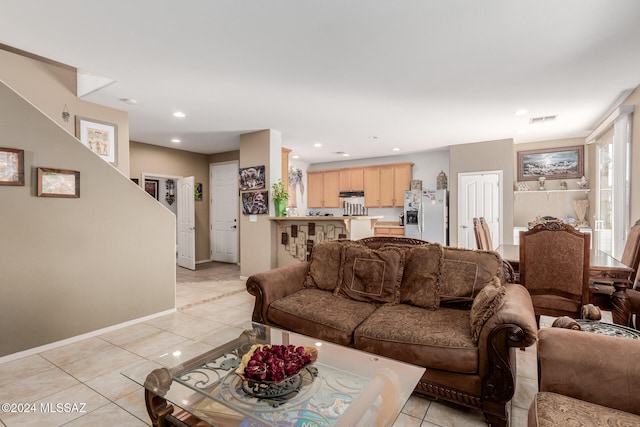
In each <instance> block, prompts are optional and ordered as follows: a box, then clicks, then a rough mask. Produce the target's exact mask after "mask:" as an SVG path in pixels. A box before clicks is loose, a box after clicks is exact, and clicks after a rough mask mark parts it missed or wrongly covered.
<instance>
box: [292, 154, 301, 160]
mask: <svg viewBox="0 0 640 427" xmlns="http://www.w3.org/2000/svg"><path fill="white" fill-rule="evenodd" d="M291 158H293V159H299V158H300V156H298V155H293V156H291Z"/></svg>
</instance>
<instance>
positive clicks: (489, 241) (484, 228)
mask: <svg viewBox="0 0 640 427" xmlns="http://www.w3.org/2000/svg"><path fill="white" fill-rule="evenodd" d="M479 219H480V228H481V229H482V232H483V233H484V241H485V244H486V247H485V248H483V249H487V250H489V251H492V250H494V249H495V247H494V246H493V239H491V230H490V229H489V224H487V221H485V219H484V217H483V216H481V217H480V218H479Z"/></svg>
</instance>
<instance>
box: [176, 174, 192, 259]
mask: <svg viewBox="0 0 640 427" xmlns="http://www.w3.org/2000/svg"><path fill="white" fill-rule="evenodd" d="M193 187H194V177H192V176H188V177H186V178H180V179H179V180H178V217H177V222H178V265H179V266H180V267H184V268H188V269H189V270H195V269H196V216H195V202H194V196H193Z"/></svg>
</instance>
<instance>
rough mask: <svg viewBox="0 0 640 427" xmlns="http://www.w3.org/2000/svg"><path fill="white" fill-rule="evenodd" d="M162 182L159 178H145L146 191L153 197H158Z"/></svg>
mask: <svg viewBox="0 0 640 427" xmlns="http://www.w3.org/2000/svg"><path fill="white" fill-rule="evenodd" d="M159 184H160V180H158V179H145V180H144V191H146V192H147V193H149V194H150V195H151V197H153V198H154V199H156V200H159V199H158V185H159Z"/></svg>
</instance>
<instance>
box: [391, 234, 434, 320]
mask: <svg viewBox="0 0 640 427" xmlns="http://www.w3.org/2000/svg"><path fill="white" fill-rule="evenodd" d="M443 262H444V249H443V248H442V245H440V244H438V243H429V244H426V245H421V246H413V247H408V248H407V247H405V261H404V272H403V273H402V284H401V285H400V302H401V303H407V304H411V305H415V306H416V307H422V308H426V309H429V310H436V309H437V308H438V305H439V302H440V299H439V296H438V291H439V287H440V272H441V271H442V265H443Z"/></svg>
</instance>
